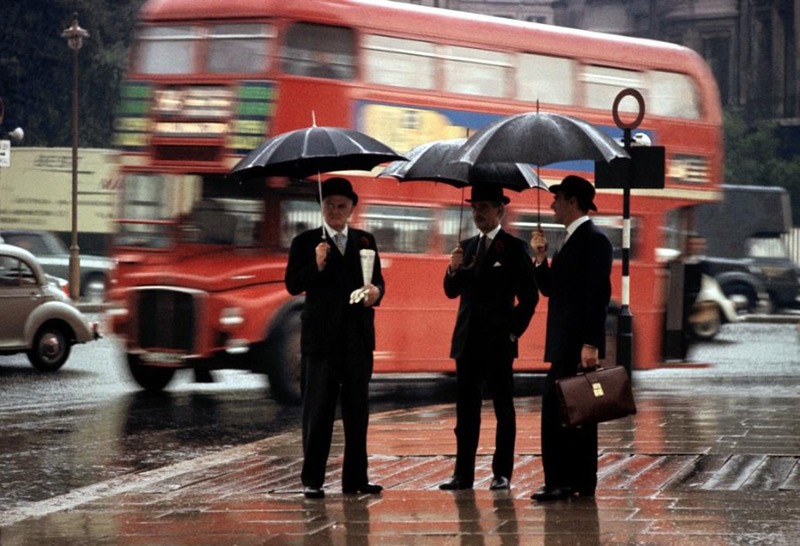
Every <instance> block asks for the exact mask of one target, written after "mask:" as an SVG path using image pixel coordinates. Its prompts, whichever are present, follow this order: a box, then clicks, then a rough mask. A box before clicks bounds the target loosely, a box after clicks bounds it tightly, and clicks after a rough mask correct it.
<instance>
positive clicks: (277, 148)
mask: <svg viewBox="0 0 800 546" xmlns="http://www.w3.org/2000/svg"><path fill="white" fill-rule="evenodd" d="M397 159H403V156H401V155H400V154H398V153H396V152H395V151H394V150H392V149H391V148H389V147H388V146H386V145H385V144H383V143H382V142H380V141H378V140H376V139H374V138H372V137H371V136H368V135H365V134H364V133H361V132H359V131H354V130H351V129H345V128H343V127H317V126H316V125H315V126H313V127H306V128H304V129H296V130H294V131H289V132H287V133H281V134H279V135H276V136H274V137H272V138H270V139H268V140H266V141H264V142H263V143H261V144H260V145H259V146H258V147H256V148H255V149H253V150H252V151H251V152H250V153H249V154H247V155H246V156H245V157H244V158H242V160H241V161H239V163H237V164H236V166H235V167H233V169H231V171H230V173H228V174H229V175H231V176H232V177H234V178H238V179H244V178H253V177H258V176H293V177H297V178H303V177H306V176H309V175H312V174H316V173H326V172H331V171H344V170H359V171H369V170H371V169H372V168H373V167H375V166H376V165H380V164H381V163H385V162H387V161H394V160H397Z"/></svg>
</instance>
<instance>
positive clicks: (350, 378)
mask: <svg viewBox="0 0 800 546" xmlns="http://www.w3.org/2000/svg"><path fill="white" fill-rule="evenodd" d="M321 194H322V211H323V226H322V227H320V228H316V229H312V230H309V231H305V232H303V233H300V234H299V235H297V236H296V237H295V238H294V239H293V240H292V244H291V248H290V250H289V262H288V264H287V266H286V277H285V282H286V289H287V290H288V291H289V293H290V294H292V295H298V294H301V293H303V292H305V295H306V298H305V304H304V306H303V312H302V315H301V321H302V330H301V340H300V343H301V352H302V366H303V367H302V386H303V469H302V474H301V479H302V482H303V494H304V495H305V496H306V497H307V498H322V497H324V496H325V493H324V491H323V489H322V486H323V483H324V481H325V466H326V464H327V461H328V455H329V453H330V447H331V439H332V435H333V424H334V418H335V415H336V405H337V400H339V401H340V403H341V408H342V421H343V425H344V438H345V439H344V444H345V447H344V463H343V470H342V492H343V493H345V494H352V493H369V494H377V493H380V492H381V490H382V489H383V488H382V487H381V486H380V485H376V484H371V483H369V480H368V478H367V426H368V423H369V396H368V394H369V381H370V378H371V376H372V364H373V351H374V349H375V326H374V318H375V310H374V309H373V307H374V306H376V305H378V304H379V303H380V301H381V298H382V297H383V294H384V283H383V276H382V274H381V262H380V258H379V256H378V252H377V251H378V248H377V245H376V244H375V238H374V237H373V236H372V234H371V233H368V232H366V231H362V230H359V229H354V228H351V227H349V226H348V221H349V219H350V216H351V215H352V213H353V209H354V207H355V206H356V204H357V203H358V195H356V193H355V192H354V191H353V188H352V185H351V184H350V182H349V181H348V180H347V179H345V178H331V179H329V180H327V181H325V182H324V183H323V184H322V190H321ZM362 249H370V250H373V251H375V264H374V269H373V274H372V282H371V283H370V284H368V285H367V290H366V294H365V296H364V299H363V300H362V301H360V302H357V303H354V304H351V303H350V297H351V294H352V293H353V291H355V290H357V289H359V288H362V286H363V285H364V280H363V275H362V270H361V258H360V256H359V251H360V250H362Z"/></svg>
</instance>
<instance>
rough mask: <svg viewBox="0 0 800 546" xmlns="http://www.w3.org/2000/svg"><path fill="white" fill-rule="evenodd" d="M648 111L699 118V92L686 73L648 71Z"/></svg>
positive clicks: (655, 113)
mask: <svg viewBox="0 0 800 546" xmlns="http://www.w3.org/2000/svg"><path fill="white" fill-rule="evenodd" d="M650 81H651V87H652V89H651V90H650V102H649V103H648V104H647V107H648V109H649V110H650V113H652V114H653V115H657V116H669V117H676V118H683V119H700V115H701V111H700V93H699V92H698V90H697V86H696V85H695V84H694V81H693V80H692V79H691V77H689V76H688V75H687V74H677V73H675V72H662V71H659V70H653V71H652V72H650Z"/></svg>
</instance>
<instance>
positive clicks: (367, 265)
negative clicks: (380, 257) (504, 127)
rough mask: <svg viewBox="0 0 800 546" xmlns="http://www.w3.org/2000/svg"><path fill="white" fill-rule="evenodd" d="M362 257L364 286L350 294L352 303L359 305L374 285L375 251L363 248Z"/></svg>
mask: <svg viewBox="0 0 800 546" xmlns="http://www.w3.org/2000/svg"><path fill="white" fill-rule="evenodd" d="M359 255H360V256H361V275H362V278H363V280H364V286H362V287H361V288H359V289H357V290H353V293H352V294H350V303H358V302H360V301H363V300H364V298H366V297H367V287H368V286H369V285H370V284H372V271H373V270H374V269H375V251H374V250H371V249H369V248H362V249H361V250H360V251H359Z"/></svg>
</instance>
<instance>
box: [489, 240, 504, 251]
mask: <svg viewBox="0 0 800 546" xmlns="http://www.w3.org/2000/svg"><path fill="white" fill-rule="evenodd" d="M492 246H493V247H494V249H495V251H496V252H497V253H498V254H501V253H502V252H503V251H504V250H505V248H506V245H504V244H503V241H498V240H495V242H494V244H493V245H492Z"/></svg>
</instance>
